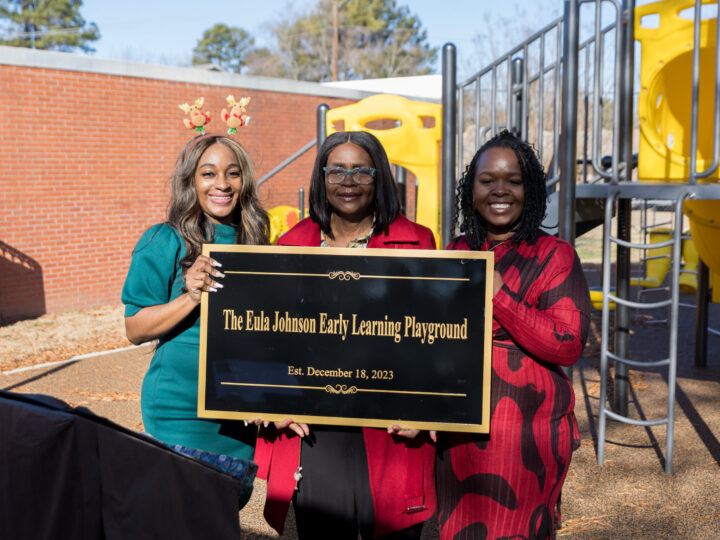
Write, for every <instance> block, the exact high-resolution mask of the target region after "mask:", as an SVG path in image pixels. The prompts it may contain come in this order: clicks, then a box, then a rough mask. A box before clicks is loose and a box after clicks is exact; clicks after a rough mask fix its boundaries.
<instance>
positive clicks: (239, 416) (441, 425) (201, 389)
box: [198, 244, 495, 433]
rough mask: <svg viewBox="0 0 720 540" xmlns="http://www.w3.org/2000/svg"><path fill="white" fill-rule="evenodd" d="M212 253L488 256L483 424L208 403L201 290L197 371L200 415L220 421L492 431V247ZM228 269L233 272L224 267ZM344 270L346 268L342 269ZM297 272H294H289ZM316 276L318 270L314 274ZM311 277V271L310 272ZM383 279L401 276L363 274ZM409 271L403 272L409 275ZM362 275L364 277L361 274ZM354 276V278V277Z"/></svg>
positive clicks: (218, 247)
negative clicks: (288, 411) (279, 411)
mask: <svg viewBox="0 0 720 540" xmlns="http://www.w3.org/2000/svg"><path fill="white" fill-rule="evenodd" d="M212 253H266V254H278V253H286V254H301V255H322V256H327V255H342V256H345V257H347V256H350V257H403V258H408V259H455V260H463V259H482V260H485V261H486V264H487V267H486V279H485V350H484V355H483V358H484V362H483V367H482V369H483V399H482V423H480V424H461V423H453V422H421V421H408V420H403V419H402V418H347V417H342V416H309V415H299V414H295V415H294V414H277V413H275V414H270V413H259V412H257V411H216V410H212V409H208V408H206V407H205V391H206V385H207V380H206V372H207V357H206V351H207V328H208V323H207V314H208V313H207V312H208V294H209V293H207V292H203V293H202V297H201V300H200V357H199V373H198V417H199V418H217V419H222V420H249V419H253V418H262V419H263V420H267V421H270V422H278V421H282V420H285V419H287V418H292V419H293V420H294V421H295V422H303V423H307V424H325V425H343V426H357V427H363V426H364V427H377V428H387V427H389V426H391V425H393V424H401V425H402V427H406V428H410V429H432V430H437V431H457V432H464V433H490V379H491V377H492V296H493V275H494V268H495V258H494V253H493V252H492V251H459V250H458V251H450V250H446V251H440V250H438V251H434V250H424V249H417V250H415V249H413V250H409V249H397V250H394V249H378V248H365V249H357V248H355V249H352V248H321V247H300V246H245V245H233V244H203V249H202V254H203V255H205V256H207V257H212ZM222 271H223V272H225V273H231V272H232V271H226V270H225V269H223V270H222ZM343 272H346V271H343ZM285 275H288V276H295V277H299V276H297V275H296V274H285ZM313 276H315V275H313ZM316 276H317V277H324V278H328V275H327V274H317V275H316ZM308 277H310V275H308ZM365 277H374V278H385V279H393V278H394V279H398V278H399V277H400V276H398V277H393V276H365ZM409 277H410V276H402V279H408V278H409ZM361 278H362V277H361ZM413 278H414V279H423V280H426V279H440V280H444V279H452V280H453V281H455V280H457V278H443V277H440V276H413V277H412V278H411V279H413ZM353 280H354V279H353Z"/></svg>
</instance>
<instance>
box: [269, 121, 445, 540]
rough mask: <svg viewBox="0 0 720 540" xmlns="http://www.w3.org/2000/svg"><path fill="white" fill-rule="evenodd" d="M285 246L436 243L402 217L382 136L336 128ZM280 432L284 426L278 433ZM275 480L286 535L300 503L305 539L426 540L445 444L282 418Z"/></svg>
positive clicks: (274, 451)
mask: <svg viewBox="0 0 720 540" xmlns="http://www.w3.org/2000/svg"><path fill="white" fill-rule="evenodd" d="M278 245H282V246H317V247H348V248H358V249H363V248H387V249H435V237H434V236H433V233H432V231H430V229H428V228H427V227H423V226H422V225H418V224H417V223H413V222H412V221H409V220H408V219H406V218H405V217H404V216H403V215H402V214H400V202H399V200H398V196H397V191H396V186H395V181H394V180H393V177H392V173H391V171H390V164H389V163H388V159H387V156H386V154H385V150H384V149H383V147H382V145H381V144H380V141H378V140H377V138H375V137H374V136H373V135H371V134H370V133H366V132H362V131H354V132H342V133H333V134H332V135H330V136H329V137H328V138H327V139H326V140H325V142H324V143H323V144H322V146H321V147H320V149H319V151H318V155H317V158H316V160H315V167H314V169H313V174H312V180H311V184H310V217H309V218H306V219H304V220H302V221H301V222H300V223H298V224H297V225H296V226H295V227H293V228H292V229H291V230H290V231H288V232H287V233H285V234H284V235H283V236H281V237H280V239H279V240H278ZM275 428H277V429H275ZM255 461H257V463H258V467H259V471H258V476H259V477H260V478H267V498H266V502H265V518H266V519H267V521H268V523H269V524H270V525H271V526H272V527H273V528H274V529H275V530H277V531H278V532H279V533H281V534H282V530H283V525H284V523H285V516H286V514H287V511H288V508H289V505H290V501H291V500H292V503H293V507H294V510H295V521H296V523H297V532H298V537H299V538H300V540H323V539H327V540H346V539H347V540H357V538H358V534H360V536H361V538H362V539H363V540H369V539H371V538H382V539H383V540H419V539H420V537H421V534H422V525H423V522H424V521H425V520H427V519H428V518H429V517H430V516H432V515H433V514H434V513H435V509H436V506H437V504H436V498H435V474H434V473H435V471H434V466H435V447H434V445H433V444H432V442H431V441H430V438H429V437H428V433H427V432H418V431H417V430H412V429H402V428H401V427H400V426H397V425H394V426H389V427H388V429H387V430H385V429H376V428H354V427H340V426H321V425H313V426H310V427H308V426H307V425H305V424H296V423H294V422H292V420H286V421H285V422H278V423H276V424H275V426H274V427H273V426H267V427H265V428H263V429H261V430H260V436H259V438H258V443H257V446H256V452H255Z"/></svg>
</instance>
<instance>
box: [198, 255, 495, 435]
mask: <svg viewBox="0 0 720 540" xmlns="http://www.w3.org/2000/svg"><path fill="white" fill-rule="evenodd" d="M203 254H204V255H207V256H209V257H212V258H213V259H215V260H217V261H219V262H220V263H221V264H222V268H221V270H222V272H223V273H224V274H225V277H224V278H223V280H222V283H223V285H224V287H223V288H222V289H218V291H217V292H214V293H211V294H210V293H203V297H202V301H201V326H200V365H199V367H200V370H199V379H198V415H199V416H200V417H204V418H228V419H238V420H242V419H250V418H257V417H260V418H262V419H263V420H271V421H277V420H283V419H285V418H292V419H293V420H294V421H296V422H305V423H308V424H333V425H348V426H369V427H382V428H386V427H388V426H390V425H392V424H399V425H401V426H403V427H410V428H418V429H436V430H443V431H464V432H477V433H488V432H489V428H490V360H491V350H492V342H491V331H492V311H491V310H492V303H491V298H492V275H493V254H492V253H479V252H468V251H415V250H390V249H340V248H307V247H275V246H273V247H269V246H240V245H231V246H228V245H218V244H207V245H205V246H203Z"/></svg>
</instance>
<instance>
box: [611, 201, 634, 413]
mask: <svg viewBox="0 0 720 540" xmlns="http://www.w3.org/2000/svg"><path fill="white" fill-rule="evenodd" d="M631 205H632V200H631V199H620V200H618V204H617V238H618V239H620V240H625V241H626V242H629V241H630V219H631V209H632V206H631ZM615 261H616V263H615V264H616V267H615V294H616V295H617V296H618V298H623V299H625V300H629V299H630V248H627V247H624V246H621V245H620V244H618V246H617V256H616V258H615ZM629 352H630V308H629V307H628V306H625V305H622V304H620V303H616V304H615V350H614V353H615V354H616V355H617V356H620V357H621V358H629V357H630V354H629ZM628 371H629V370H628V366H627V365H626V364H624V363H623V362H615V386H614V391H613V411H615V412H616V413H618V414H621V415H622V416H627V414H628Z"/></svg>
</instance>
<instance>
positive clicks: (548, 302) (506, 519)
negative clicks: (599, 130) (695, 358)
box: [437, 233, 590, 540]
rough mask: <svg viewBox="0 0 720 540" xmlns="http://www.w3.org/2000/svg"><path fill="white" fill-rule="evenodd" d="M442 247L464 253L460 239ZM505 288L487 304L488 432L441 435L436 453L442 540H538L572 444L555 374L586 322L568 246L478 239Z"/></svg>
mask: <svg viewBox="0 0 720 540" xmlns="http://www.w3.org/2000/svg"><path fill="white" fill-rule="evenodd" d="M448 249H457V250H468V249H470V248H469V246H468V244H467V242H466V241H465V238H464V237H460V238H458V239H456V240H455V241H453V242H452V243H451V244H450V245H449V246H448ZM481 249H483V250H488V249H493V251H494V252H495V269H496V270H498V271H499V272H500V274H501V275H502V278H503V282H504V285H503V287H502V289H501V290H500V291H498V293H497V294H496V295H495V297H494V298H493V358H492V389H491V411H492V413H491V414H492V416H491V421H490V434H489V436H487V435H467V434H461V433H448V434H445V437H444V440H441V444H440V445H439V448H438V464H437V487H438V492H437V495H438V503H439V507H440V530H441V533H440V537H441V539H442V540H451V539H452V540H470V539H472V540H475V539H478V540H480V539H486V538H487V539H495V538H506V539H510V538H512V539H545V538H552V537H553V536H554V519H555V518H557V517H559V516H557V515H556V514H555V508H556V504H557V502H558V498H559V496H560V491H561V489H562V485H563V482H564V480H565V475H566V474H567V470H568V466H569V465H570V457H571V453H572V451H573V450H574V449H575V448H577V445H578V444H579V437H578V429H577V423H576V421H575V415H574V413H573V409H574V406H575V395H574V393H573V389H572V385H571V384H570V381H569V380H568V378H567V377H566V376H565V374H564V373H563V371H562V370H561V369H560V366H569V365H572V364H573V363H574V362H575V361H576V360H577V359H578V358H579V357H580V353H581V352H582V349H583V347H584V344H585V340H586V338H587V334H588V329H589V324H590V299H589V294H588V287H587V283H586V281H585V275H584V273H583V270H582V267H581V266H580V260H579V259H578V256H577V254H576V253H575V250H574V249H573V247H572V246H571V245H570V244H568V243H567V242H564V241H562V240H558V239H557V238H555V237H553V236H550V235H547V234H545V233H540V236H539V237H538V239H537V241H536V242H534V243H530V242H522V243H521V244H520V245H519V246H513V245H511V244H510V243H497V242H491V241H487V242H486V243H485V244H484V245H483V246H481Z"/></svg>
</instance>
